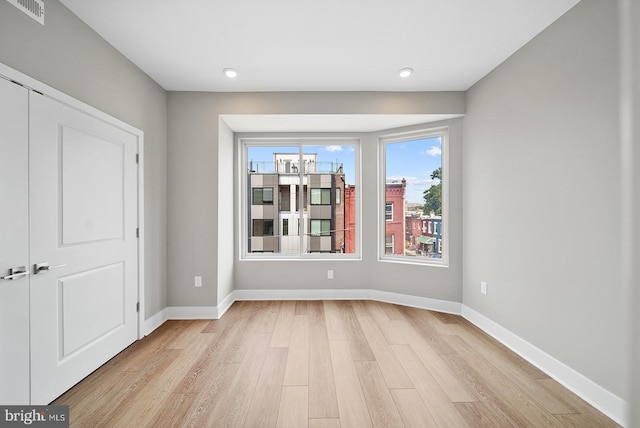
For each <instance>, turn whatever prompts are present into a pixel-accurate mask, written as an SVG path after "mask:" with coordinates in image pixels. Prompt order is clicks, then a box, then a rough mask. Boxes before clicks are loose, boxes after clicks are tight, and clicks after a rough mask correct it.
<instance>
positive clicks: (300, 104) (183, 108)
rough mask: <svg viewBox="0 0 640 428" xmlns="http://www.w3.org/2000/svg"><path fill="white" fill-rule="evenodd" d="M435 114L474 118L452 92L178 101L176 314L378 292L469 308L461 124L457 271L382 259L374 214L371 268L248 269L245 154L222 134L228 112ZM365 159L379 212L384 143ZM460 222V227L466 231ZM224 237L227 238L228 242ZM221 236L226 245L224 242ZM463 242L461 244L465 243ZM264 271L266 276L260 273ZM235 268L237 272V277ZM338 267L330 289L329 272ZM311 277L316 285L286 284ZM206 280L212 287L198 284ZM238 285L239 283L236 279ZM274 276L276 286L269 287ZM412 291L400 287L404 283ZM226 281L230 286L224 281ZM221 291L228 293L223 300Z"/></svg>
mask: <svg viewBox="0 0 640 428" xmlns="http://www.w3.org/2000/svg"><path fill="white" fill-rule="evenodd" d="M354 113H357V114H429V113H434V114H435V113H464V94H463V93H460V92H454V93H447V92H438V93H368V92H354V93H345V92H341V93H332V92H323V93H318V92H314V93H299V92H288V93H243V94H225V93H191V92H171V93H169V158H170V159H171V162H170V163H169V168H168V174H169V215H168V222H169V247H168V250H169V306H213V305H217V304H218V303H219V302H220V301H221V300H222V299H224V298H225V297H226V296H227V294H228V292H229V291H230V290H231V289H232V287H231V286H230V285H229V281H233V282H234V284H235V288H239V289H243V288H244V289H256V288H263V289H265V288H266V289H302V288H311V289H325V288H332V287H333V288H374V289H380V290H385V291H394V292H398V293H406V294H414V295H417V296H425V297H431V298H435V299H443V300H451V301H460V300H461V289H460V284H461V275H462V263H461V262H462V260H461V252H460V250H459V249H460V243H461V240H462V237H461V230H460V225H461V223H462V219H461V208H460V206H461V195H462V191H461V159H460V157H461V139H462V136H461V125H460V120H457V121H451V123H450V126H451V148H452V149H451V165H452V167H453V166H454V165H456V166H455V167H454V169H453V170H452V172H451V182H452V190H451V192H452V198H451V199H452V202H451V203H452V208H451V210H452V213H454V214H452V218H453V220H452V226H451V234H452V240H453V241H454V244H453V246H454V248H455V247H457V248H458V250H457V252H456V250H454V251H453V252H452V254H451V266H450V267H449V268H433V267H424V266H406V265H392V264H390V263H385V264H384V266H383V265H382V264H381V263H379V262H377V261H376V257H375V245H376V244H375V239H376V238H375V237H376V234H377V229H376V225H375V222H374V221H373V220H372V216H370V215H369V216H364V219H363V232H364V235H365V236H366V238H365V241H364V245H363V246H364V247H365V251H364V252H363V261H362V262H356V261H341V262H334V263H328V262H301V261H296V262H284V261H280V262H238V261H236V262H235V263H234V259H232V258H230V257H229V254H233V255H234V258H235V254H236V253H235V245H234V241H235V239H231V236H230V235H229V232H230V231H231V230H233V229H232V228H233V226H234V223H233V221H235V218H236V215H235V214H233V211H232V210H233V204H232V203H230V202H232V200H233V195H234V193H232V192H235V187H234V182H235V174H234V172H233V169H232V168H229V164H230V163H231V161H232V158H229V156H230V154H232V153H234V151H235V147H234V142H233V139H232V138H230V135H229V130H228V129H226V128H224V127H223V129H220V127H219V121H218V117H219V115H225V114H354ZM365 143H366V144H365V147H363V153H362V163H363V165H362V168H363V170H362V175H363V181H364V183H368V184H366V186H367V188H366V189H364V185H363V192H364V193H363V204H364V205H363V209H364V210H365V212H371V210H375V209H376V207H375V198H376V193H375V192H376V190H375V184H374V183H375V180H376V169H377V158H376V154H375V143H374V142H373V140H370V141H366V142H365ZM456 224H457V225H456ZM222 236H224V239H223V238H222ZM219 237H220V239H218V238H219ZM455 241H457V242H458V243H457V244H456V243H455ZM257 267H259V269H257ZM230 269H233V271H232V272H230ZM327 269H334V271H335V278H336V279H334V280H333V282H331V283H329V282H328V281H327V280H326V270H327ZM283 271H286V272H288V273H292V275H291V277H292V278H296V277H300V276H298V275H303V276H304V277H305V278H307V280H306V281H300V280H298V279H291V280H283V278H282V275H280V273H281V272H283ZM195 275H202V277H203V287H202V288H195V287H194V286H193V277H194V276H195ZM230 278H231V279H230ZM267 278H272V280H268V279H267ZM400 278H401V279H402V281H403V284H399V279H400ZM220 280H222V282H221V283H218V281H220ZM218 290H219V291H220V292H218Z"/></svg>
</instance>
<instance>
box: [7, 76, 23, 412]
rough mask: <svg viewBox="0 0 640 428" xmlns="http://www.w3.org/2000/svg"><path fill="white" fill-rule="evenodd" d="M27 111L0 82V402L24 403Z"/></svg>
mask: <svg viewBox="0 0 640 428" xmlns="http://www.w3.org/2000/svg"><path fill="white" fill-rule="evenodd" d="M27 109H28V91H27V90H26V89H24V88H23V87H21V86H18V85H16V84H15V83H11V82H9V81H7V80H5V79H2V78H0V161H1V162H0V198H2V201H1V202H0V276H1V277H3V278H4V279H0V404H22V405H25V404H29V275H27V274H20V273H19V272H21V271H26V273H28V272H29V205H28V202H29V201H28V195H29V187H28V186H29V183H28V180H29V174H28V165H29V164H28V153H29V145H28V131H29V127H28V122H27V120H28V115H27V112H28V110H27ZM12 268H14V270H13V271H12V270H11V269H12ZM20 268H21V269H20Z"/></svg>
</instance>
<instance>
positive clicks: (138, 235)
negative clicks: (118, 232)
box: [136, 227, 140, 238]
mask: <svg viewBox="0 0 640 428" xmlns="http://www.w3.org/2000/svg"><path fill="white" fill-rule="evenodd" d="M139 237H140V228H139V227H137V228H136V238H139Z"/></svg>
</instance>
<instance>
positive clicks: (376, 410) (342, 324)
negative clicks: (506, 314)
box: [53, 301, 618, 428]
mask: <svg viewBox="0 0 640 428" xmlns="http://www.w3.org/2000/svg"><path fill="white" fill-rule="evenodd" d="M53 404H67V405H69V406H70V420H71V426H72V427H183V426H184V427H260V428H263V427H294V428H299V427H311V428H314V427H318V428H319V427H342V428H346V427H355V428H360V427H405V426H406V427H454V428H464V427H491V428H493V427H509V428H513V427H536V428H537V427H567V428H568V427H615V426H618V425H616V424H615V423H614V422H613V421H611V420H610V419H608V418H607V417H606V416H604V415H603V414H602V413H600V412H598V411H597V410H596V409H594V408H593V407H591V406H589V405H588V404H587V403H585V402H584V401H583V400H581V399H580V398H578V397H577V396H576V395H574V394H572V393H571V392H569V391H568V390H567V389H565V388H563V387H562V386H561V385H559V384H558V383H557V382H555V381H554V380H553V379H551V378H549V376H547V375H546V374H545V373H543V372H541V371H540V370H538V369H537V368H535V367H533V366H531V365H530V364H529V363H527V362H526V361H524V360H523V359H522V358H520V357H519V356H517V355H516V354H514V353H513V352H511V351H509V350H508V349H507V348H505V347H504V346H503V345H501V344H500V343H498V342H496V341H495V340H493V339H492V338H490V337H489V336H488V335H486V334H485V333H483V332H482V331H480V330H479V329H477V328H476V327H474V326H473V325H471V324H470V323H469V322H467V321H466V320H464V319H463V318H462V317H459V316H455V315H449V314H441V313H436V312H431V311H425V310H421V309H415V308H408V307H402V306H396V305H391V304H386V303H380V302H372V301H299V302H295V301H270V302H264V301H260V302H236V303H235V304H234V305H233V306H232V307H231V308H230V309H229V310H228V311H227V313H226V314H225V315H224V316H223V317H222V318H221V319H220V320H213V321H209V320H195V321H168V322H166V323H165V324H163V325H162V326H161V327H160V328H158V329H157V330H156V331H154V332H153V333H152V334H150V335H149V336H148V337H146V338H144V339H143V340H140V341H137V342H135V343H134V344H132V345H131V346H130V347H129V348H127V349H125V350H124V351H123V352H121V353H120V354H119V355H117V356H116V357H114V358H113V359H112V360H111V361H109V362H108V363H106V364H105V365H104V366H102V367H100V368H99V369H98V370H96V371H95V372H94V373H92V374H91V375H89V376H88V377H87V378H86V379H84V380H83V381H82V382H80V383H79V384H78V385H76V386H75V387H73V388H72V389H71V390H69V391H67V392H66V393H65V394H64V395H62V396H60V397H59V398H58V399H57V400H56V401H55V402H54V403H53Z"/></svg>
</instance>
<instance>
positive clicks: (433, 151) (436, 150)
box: [420, 146, 442, 156]
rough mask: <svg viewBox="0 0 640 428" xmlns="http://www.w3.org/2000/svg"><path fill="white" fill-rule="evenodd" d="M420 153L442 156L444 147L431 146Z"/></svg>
mask: <svg viewBox="0 0 640 428" xmlns="http://www.w3.org/2000/svg"><path fill="white" fill-rule="evenodd" d="M420 154H422V155H427V156H440V155H441V154H442V149H441V148H440V147H438V146H431V148H430V149H429V150H426V151H424V152H422V153H420Z"/></svg>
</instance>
